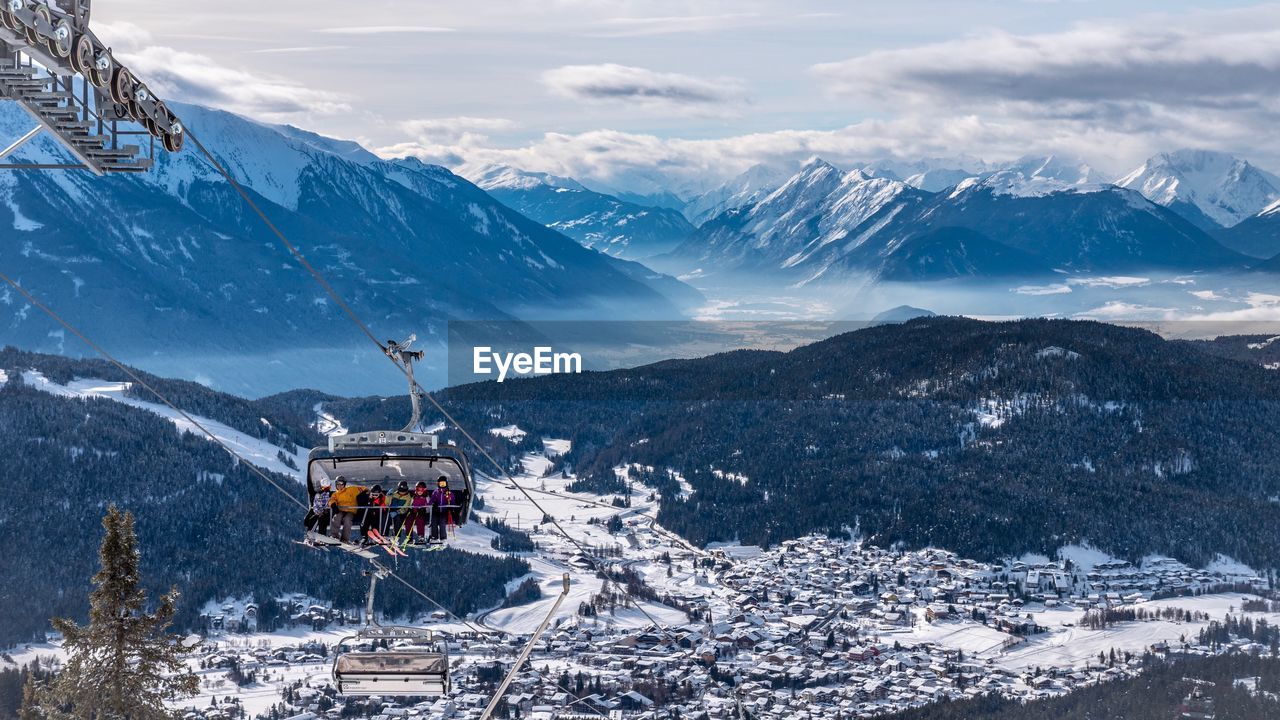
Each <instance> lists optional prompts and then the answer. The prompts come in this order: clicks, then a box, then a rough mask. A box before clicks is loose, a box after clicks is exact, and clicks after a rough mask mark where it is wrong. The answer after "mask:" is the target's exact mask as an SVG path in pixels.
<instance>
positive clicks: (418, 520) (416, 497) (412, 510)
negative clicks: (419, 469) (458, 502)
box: [404, 480, 431, 545]
mask: <svg viewBox="0 0 1280 720" xmlns="http://www.w3.org/2000/svg"><path fill="white" fill-rule="evenodd" d="M430 512H431V496H430V495H429V494H427V484H426V483H425V482H423V481H421V480H419V481H418V484H417V485H416V486H415V487H414V488H413V498H412V499H411V500H410V501H409V515H408V517H406V518H405V521H404V526H405V528H404V532H405V535H412V534H413V533H414V532H417V533H418V537H417V538H415V539H414V540H413V544H414V545H422V544H423V543H425V542H426V540H425V539H424V537H425V536H426V534H427V533H426V530H427V515H428V514H429V513H430Z"/></svg>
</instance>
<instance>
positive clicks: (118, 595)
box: [40, 505, 199, 720]
mask: <svg viewBox="0 0 1280 720" xmlns="http://www.w3.org/2000/svg"><path fill="white" fill-rule="evenodd" d="M102 526H103V528H105V530H106V534H105V535H104V537H103V538H102V546H101V548H100V549H99V550H98V557H99V560H100V561H101V564H102V569H101V570H99V571H98V573H97V574H96V575H94V576H93V583H94V586H95V587H94V590H93V592H92V593H91V594H90V595H89V603H90V606H89V624H88V625H86V626H84V627H81V626H80V625H77V624H76V623H75V622H73V621H71V620H68V619H66V618H56V619H54V620H53V626H54V628H55V629H57V630H58V631H59V632H61V633H62V636H63V639H64V640H63V647H64V648H65V649H66V650H67V655H68V658H67V664H66V667H64V668H63V670H62V672H60V673H59V674H58V676H57V677H56V678H55V679H54V681H53V682H52V683H51V684H50V685H49V687H48V688H47V690H46V692H44V693H41V696H42V697H41V703H40V704H41V706H42V710H43V711H44V714H45V716H46V717H48V718H50V720H60V719H62V718H68V719H74V720H171V719H172V718H174V717H176V715H177V714H176V713H175V712H173V711H172V710H170V709H169V708H168V707H167V706H166V704H165V703H166V702H169V701H172V700H178V699H182V698H186V697H190V696H192V695H195V694H196V692H197V691H198V690H199V680H198V679H197V678H196V676H195V675H194V674H193V673H191V671H190V670H189V669H188V668H187V666H186V664H185V663H184V662H183V661H182V659H181V658H180V657H179V655H180V653H181V652H182V651H183V650H184V647H183V644H182V641H181V640H180V639H179V638H177V637H176V636H173V635H170V634H168V633H167V632H166V631H167V630H168V628H169V624H170V623H171V622H172V620H173V615H174V611H175V609H176V606H177V602H178V591H177V589H176V588H175V589H173V590H170V591H169V592H168V593H167V594H165V595H164V596H162V597H161V598H160V602H159V604H158V606H157V607H156V608H155V611H154V612H151V613H148V612H146V603H147V597H146V593H145V592H144V591H143V590H142V588H141V587H139V571H138V558H139V554H138V541H137V537H136V536H135V535H134V530H133V514H132V513H128V512H121V511H120V510H119V509H118V508H116V507H115V506H114V505H113V506H111V507H110V508H109V509H108V510H107V514H106V516H105V517H104V518H103V519H102Z"/></svg>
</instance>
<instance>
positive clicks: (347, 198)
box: [0, 103, 680, 367]
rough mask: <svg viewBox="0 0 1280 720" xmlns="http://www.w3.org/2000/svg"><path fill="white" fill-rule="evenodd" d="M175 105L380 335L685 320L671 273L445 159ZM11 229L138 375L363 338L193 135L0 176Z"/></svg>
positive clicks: (40, 145) (2, 223)
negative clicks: (71, 164) (534, 320)
mask: <svg viewBox="0 0 1280 720" xmlns="http://www.w3.org/2000/svg"><path fill="white" fill-rule="evenodd" d="M178 111H179V112H180V113H181V115H182V117H183V119H184V121H185V122H186V124H187V126H188V127H189V129H190V131H191V132H192V133H193V134H194V135H195V136H197V137H199V138H200V140H201V141H202V142H203V143H204V144H205V145H206V146H207V147H208V148H209V149H210V151H211V152H213V153H214V155H215V156H217V157H218V158H220V159H221V160H222V161H223V162H224V163H225V164H226V166H227V167H228V169H229V170H230V172H231V173H232V174H233V175H234V176H235V177H236V178H237V179H238V180H239V181H240V182H241V183H244V184H245V185H246V187H247V188H248V189H249V191H250V192H251V194H255V195H256V196H257V204H258V205H259V206H260V207H261V208H262V211H263V212H264V213H265V214H266V215H267V217H268V218H270V219H271V220H272V222H274V223H275V224H276V225H277V226H279V227H280V228H281V229H282V230H283V231H284V232H285V233H286V234H288V235H289V236H290V237H291V238H292V239H293V240H294V241H295V242H296V243H297V244H298V245H299V247H300V249H301V250H302V252H303V253H304V254H305V255H306V256H307V258H308V259H309V260H310V261H311V262H312V263H313V264H314V265H316V266H317V267H318V268H320V269H321V270H322V271H323V272H324V273H325V274H326V275H327V276H328V278H329V279H330V281H331V282H332V283H333V285H334V287H336V288H337V290H338V291H339V292H341V293H342V294H343V295H344V296H345V297H346V298H347V299H348V301H349V302H350V303H351V304H352V306H353V307H354V308H355V310H356V311H357V312H358V313H360V314H361V315H362V316H363V317H364V318H365V319H366V321H368V322H370V323H372V324H374V325H375V326H378V327H385V328H388V329H389V330H391V331H394V332H397V333H399V332H405V333H407V332H409V331H416V332H419V333H425V332H430V331H431V330H433V325H435V326H439V325H442V323H443V322H444V321H445V319H461V318H486V319H511V318H513V317H520V316H523V315H528V314H533V313H542V312H543V311H544V310H545V309H546V308H549V307H550V308H554V311H555V312H556V313H558V314H559V315H560V316H569V317H585V318H592V317H600V316H601V315H606V314H607V315H608V316H610V317H614V316H616V315H617V314H618V313H623V314H629V315H637V314H638V315H643V316H646V317H666V318H673V317H679V316H680V310H679V308H678V307H676V305H675V303H673V302H672V301H671V300H670V299H669V298H668V297H667V295H666V294H664V292H663V290H661V289H659V287H660V286H661V287H664V288H669V287H671V286H672V283H674V284H675V285H679V283H678V282H676V281H675V280H673V279H671V278H662V279H659V280H652V279H651V276H652V273H650V274H647V275H646V274H644V273H637V272H635V270H634V268H631V267H630V266H624V265H621V264H620V263H619V262H618V261H616V260H614V259H611V258H608V257H606V256H604V255H602V254H600V253H597V252H593V251H591V250H589V249H586V248H583V247H582V246H581V245H580V244H579V243H577V242H575V241H573V240H571V239H569V238H567V237H565V236H564V235H561V234H560V233H557V232H553V231H551V230H548V229H547V228H545V227H543V226H542V225H541V224H539V223H537V222H534V221H532V220H530V219H528V218H526V217H524V216H523V215H521V214H520V213H518V212H516V211H514V210H512V209H510V208H509V207H507V206H505V205H503V204H502V203H500V202H498V201H496V200H495V199H494V198H492V197H491V196H489V195H488V194H486V193H485V192H483V191H482V190H480V189H479V188H477V187H475V186H474V185H472V184H471V183H469V182H467V181H466V180H465V179H463V178H460V177H458V176H456V175H453V174H452V173H450V172H449V171H448V170H445V169H444V168H440V167H434V166H428V165H424V164H422V163H420V162H417V161H383V160H380V159H378V158H376V157H374V156H373V155H371V154H369V153H367V152H365V151H363V150H362V149H361V148H360V147H359V146H358V145H356V144H354V143H349V142H344V141H339V140H332V139H329V138H324V137H321V136H318V135H314V134H312V133H307V132H305V131H302V130H298V129H296V128H288V127H273V126H268V125H264V124H261V123H257V122H254V121H251V120H248V119H245V118H241V117H238V116H236V115H233V114H230V113H225V112H221V111H216V110H209V109H205V108H199V107H195V106H189V105H183V106H178ZM29 126H30V121H29V119H26V118H25V113H24V112H23V111H22V110H21V109H20V108H18V107H17V106H16V105H15V104H12V103H0V131H3V133H4V135H5V137H9V136H15V137H16V135H17V134H21V133H23V132H25V131H26V130H27V129H29ZM3 140H4V138H0V142H3ZM65 156H66V154H65V152H64V151H62V150H61V149H60V148H59V147H58V146H57V145H56V144H54V143H53V142H52V141H50V140H49V139H48V138H45V137H39V138H37V139H36V140H35V141H33V142H32V143H29V144H28V145H26V146H23V148H22V149H20V150H19V151H18V157H20V158H21V159H24V160H49V161H55V160H62V159H65ZM0 227H12V228H14V230H15V231H17V233H16V235H17V237H16V238H15V239H14V241H12V242H9V243H3V244H0V259H2V260H3V262H4V264H5V266H6V268H7V270H8V272H11V273H13V274H14V275H16V276H19V277H21V278H22V279H23V280H24V281H25V282H27V283H28V284H30V286H31V287H32V288H34V289H36V290H38V291H39V292H40V293H41V295H42V297H44V298H45V299H46V300H48V301H49V302H50V303H51V304H52V305H53V306H55V307H57V308H59V309H60V310H61V311H63V312H64V313H66V314H67V315H68V316H69V319H70V320H71V321H72V322H74V323H76V324H78V325H81V326H84V327H88V328H92V329H94V330H95V331H96V333H97V334H96V339H98V340H99V341H101V342H104V343H106V344H108V345H110V346H111V347H112V348H113V350H115V351H117V352H119V353H121V354H122V355H123V356H125V357H127V358H128V359H130V360H133V361H135V362H137V363H138V364H139V365H141V366H143V367H147V366H148V360H147V358H149V357H152V356H153V355H154V354H155V353H156V352H157V350H159V349H161V348H163V351H164V352H170V353H171V352H174V351H175V349H176V348H182V349H183V350H185V351H189V352H191V353H192V354H200V353H206V354H208V353H209V352H210V351H213V352H215V353H216V354H217V355H218V356H222V357H225V356H229V355H236V354H240V353H243V352H245V351H251V352H255V353H259V352H261V353H266V352H268V351H272V350H278V349H280V348H282V347H290V348H292V349H295V350H296V349H300V346H299V343H302V344H303V345H306V344H308V343H310V344H311V345H310V346H314V347H323V348H327V349H335V343H336V344H338V345H342V346H345V347H350V346H352V345H354V344H355V342H356V339H355V338H354V337H353V336H352V335H350V334H349V333H348V332H347V329H346V328H340V323H343V322H344V321H343V318H342V314H341V312H340V311H338V310H337V308H335V307H334V306H333V305H332V303H331V302H330V301H329V300H328V299H327V298H326V297H325V294H324V292H323V290H322V289H321V288H319V287H318V286H317V285H316V284H315V283H314V281H313V280H311V278H310V277H309V276H308V275H307V274H306V273H305V272H304V271H303V270H302V269H301V268H299V267H298V266H297V264H296V262H295V260H294V259H293V258H292V257H291V256H290V254H289V253H288V252H287V251H285V250H284V249H283V248H282V247H280V245H279V243H278V241H277V240H276V238H275V237H274V236H273V235H272V234H271V233H270V232H269V231H268V230H267V229H266V228H265V226H264V225H263V223H262V222H261V221H260V220H259V219H258V218H257V217H256V216H255V215H254V214H253V213H252V212H251V211H250V210H249V209H248V208H247V207H246V206H245V205H244V203H243V202H242V201H241V200H240V198H239V197H238V196H237V195H236V193H235V192H234V191H233V189H232V188H231V187H230V186H229V185H228V184H227V183H226V182H225V181H224V180H223V179H222V178H221V177H220V176H219V175H217V174H216V173H215V171H214V170H213V169H212V167H211V166H210V165H209V164H208V163H207V162H206V161H205V160H204V159H203V158H202V157H201V156H200V153H199V151H198V150H197V149H196V148H195V147H194V143H188V145H187V148H186V149H185V150H184V151H183V152H181V153H179V154H176V155H167V154H165V153H163V151H162V152H160V154H159V155H158V157H157V162H156V167H155V168H154V169H153V170H152V171H151V172H149V173H144V174H140V175H130V176H110V177H102V178H99V177H94V176H92V175H90V174H89V173H13V174H8V173H6V174H3V175H0ZM2 307H8V308H9V309H8V310H7V311H2V312H4V315H5V319H4V322H5V323H6V324H7V325H8V326H9V330H8V334H7V336H6V340H7V341H9V342H11V343H14V344H15V345H21V346H24V347H27V348H30V349H36V350H40V349H46V350H55V351H56V350H58V349H60V347H59V343H58V341H57V340H56V339H51V338H50V337H49V330H50V328H49V327H48V325H47V323H46V322H45V321H44V319H43V318H38V317H35V316H34V315H33V314H28V313H22V312H19V311H20V310H21V309H22V308H21V307H20V306H19V305H16V304H15V305H12V306H2ZM108 318H109V319H110V320H111V322H105V319H108ZM434 329H435V330H437V331H439V330H441V329H442V327H434Z"/></svg>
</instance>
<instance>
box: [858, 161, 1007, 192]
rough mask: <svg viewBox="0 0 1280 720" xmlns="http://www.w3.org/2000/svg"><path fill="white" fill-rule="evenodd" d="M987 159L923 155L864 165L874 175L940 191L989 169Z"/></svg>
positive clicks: (931, 190)
mask: <svg viewBox="0 0 1280 720" xmlns="http://www.w3.org/2000/svg"><path fill="white" fill-rule="evenodd" d="M992 170H993V168H992V167H991V166H990V165H989V164H988V163H986V162H983V161H982V160H979V159H978V158H973V157H963V156H962V157H954V158H922V159H919V160H898V159H882V160H877V161H875V162H873V163H869V164H867V165H866V166H864V167H863V172H865V173H866V174H867V175H870V176H875V177H890V178H892V179H898V180H902V181H903V182H905V183H906V184H908V185H910V186H911V187H913V188H916V189H917V190H924V191H925V192H940V191H942V190H945V189H947V188H949V187H954V186H955V185H958V184H959V183H961V182H962V181H964V180H966V179H968V178H971V177H980V176H984V175H987V174H990V173H991V172H992Z"/></svg>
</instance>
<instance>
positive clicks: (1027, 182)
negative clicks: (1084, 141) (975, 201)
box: [957, 155, 1107, 197]
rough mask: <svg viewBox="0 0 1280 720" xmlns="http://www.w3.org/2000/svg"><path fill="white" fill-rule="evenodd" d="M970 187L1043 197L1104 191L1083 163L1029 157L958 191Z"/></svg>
mask: <svg viewBox="0 0 1280 720" xmlns="http://www.w3.org/2000/svg"><path fill="white" fill-rule="evenodd" d="M962 186H963V188H968V187H971V186H976V187H986V188H990V189H991V191H992V192H994V193H996V194H997V195H1012V196H1014V197H1043V196H1045V195H1050V194H1053V193H1057V192H1063V191H1066V190H1073V191H1076V192H1095V191H1098V190H1102V189H1104V188H1105V187H1107V186H1106V185H1104V184H1102V183H1101V182H1100V180H1099V178H1098V175H1097V173H1095V172H1094V170H1093V169H1092V168H1090V167H1089V165H1088V164H1087V163H1085V162H1083V161H1081V160H1074V159H1069V158H1063V157H1059V156H1056V155H1048V156H1044V157H1038V156H1027V157H1023V158H1020V159H1018V160H1016V161H1014V162H1013V163H1010V164H1009V165H1007V166H1005V167H1003V168H1001V169H1000V170H997V171H995V172H994V173H991V174H989V175H986V176H985V177H981V178H975V179H973V180H970V181H965V182H962V183H961V185H958V186H957V190H960V189H963V188H962Z"/></svg>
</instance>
